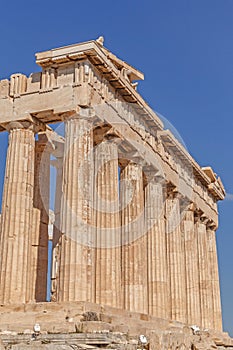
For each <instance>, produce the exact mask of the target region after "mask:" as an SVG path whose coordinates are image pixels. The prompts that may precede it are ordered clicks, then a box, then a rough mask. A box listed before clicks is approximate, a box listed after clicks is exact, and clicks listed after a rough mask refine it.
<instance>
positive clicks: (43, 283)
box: [31, 135, 50, 302]
mask: <svg viewBox="0 0 233 350" xmlns="http://www.w3.org/2000/svg"><path fill="white" fill-rule="evenodd" d="M34 181H35V187H34V208H37V209H38V211H39V216H40V219H39V230H38V232H37V234H35V239H34V240H33V241H32V256H31V266H32V269H31V274H32V275H31V278H32V280H31V281H33V282H32V283H31V286H32V288H33V290H32V298H31V299H32V300H35V301H38V302H39V301H40V302H42V301H46V296H47V272H48V223H49V192H50V153H49V149H48V145H47V143H46V141H43V136H42V135H39V140H38V141H36V149H35V180H34Z"/></svg>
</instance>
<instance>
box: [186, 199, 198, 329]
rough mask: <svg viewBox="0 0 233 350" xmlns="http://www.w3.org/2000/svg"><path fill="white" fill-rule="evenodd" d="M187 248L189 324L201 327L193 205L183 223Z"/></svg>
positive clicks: (187, 211)
mask: <svg viewBox="0 0 233 350" xmlns="http://www.w3.org/2000/svg"><path fill="white" fill-rule="evenodd" d="M182 228H183V233H184V247H185V269H186V295H187V323H188V324H190V325H192V324H196V325H199V326H200V325H201V310H200V288H199V264H198V246H197V244H198V242H197V232H196V230H195V223H194V209H193V207H192V204H191V205H190V206H189V208H188V209H187V210H186V212H185V214H184V218H183V222H182Z"/></svg>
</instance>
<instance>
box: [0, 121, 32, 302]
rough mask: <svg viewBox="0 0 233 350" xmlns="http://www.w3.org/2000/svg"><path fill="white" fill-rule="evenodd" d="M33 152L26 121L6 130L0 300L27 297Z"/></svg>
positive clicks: (25, 298) (23, 299) (28, 125)
mask: <svg viewBox="0 0 233 350" xmlns="http://www.w3.org/2000/svg"><path fill="white" fill-rule="evenodd" d="M10 127H11V125H9V128H10ZM24 127H25V128H24ZM34 155H35V138H34V130H33V126H32V125H30V124H29V123H25V125H22V126H17V127H15V126H13V127H12V128H11V129H10V132H9V146H8V151H7V160H6V171H5V182H4V193H3V203H2V220H1V240H0V303H1V304H7V303H15V304H17V303H25V302H26V301H27V296H26V294H27V284H28V279H29V277H30V276H28V265H29V257H30V249H31V246H30V242H31V234H32V232H31V229H32V215H33V187H34Z"/></svg>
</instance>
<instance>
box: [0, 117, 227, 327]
mask: <svg viewBox="0 0 233 350" xmlns="http://www.w3.org/2000/svg"><path fill="white" fill-rule="evenodd" d="M34 132H35V131H34V130H33V127H28V128H27V129H25V128H12V129H11V130H10V134H9V148H8V154H7V163H6V175H5V185H4V195H3V205H2V218H1V236H0V303H1V304H5V303H25V302H30V301H35V300H36V301H41V299H42V300H43V297H45V292H46V288H45V286H46V282H45V281H46V279H45V275H46V274H47V265H46V261H47V259H48V257H47V253H46V251H47V236H46V229H45V227H46V225H47V224H48V208H47V207H46V206H47V205H48V200H47V201H46V200H45V202H43V204H42V203H41V200H40V196H41V195H42V196H43V195H45V198H47V197H46V193H45V194H43V190H42V193H41V190H40V191H38V178H39V175H38V173H37V170H36V167H37V166H38V164H40V166H41V162H42V158H41V157H40V153H41V151H42V150H43V145H42V146H40V147H39V149H36V147H35V137H34ZM92 150H93V131H92V124H91V120H90V119H89V118H88V117H86V116H85V115H84V116H75V117H72V118H70V119H68V120H67V121H66V123H65V149H64V159H63V160H60V164H63V167H62V171H61V167H58V168H59V169H60V170H59V171H58V172H57V174H58V176H57V184H56V186H57V193H56V207H55V226H56V227H55V230H54V252H55V255H56V257H57V258H56V260H57V267H56V270H57V272H58V273H57V275H56V274H54V275H53V278H54V286H53V288H54V290H55V292H56V293H55V295H56V300H58V301H61V302H62V301H80V300H82V301H92V302H96V303H102V304H106V305H110V306H114V307H119V308H124V309H127V310H130V311H136V312H142V313H149V314H152V315H154V316H157V317H161V318H171V319H174V320H178V321H181V322H187V323H189V324H193V323H195V324H197V325H200V326H203V327H208V328H216V329H221V327H222V326H221V305H220V291H219V278H218V263H217V252H216V240H215V231H214V229H213V228H212V227H211V226H210V225H209V221H208V219H207V218H205V217H203V216H200V215H199V216H196V215H195V212H194V210H193V209H192V208H190V209H189V210H188V211H186V213H185V216H184V217H181V209H180V198H179V195H178V194H177V193H175V192H174V190H169V191H167V189H166V188H165V187H164V186H163V184H162V182H160V179H159V178H156V177H155V176H152V178H151V179H150V181H147V182H145V178H144V177H145V176H144V172H143V168H142V166H141V165H139V164H136V163H134V162H132V161H130V162H129V163H128V164H127V165H126V166H125V167H124V168H123V169H122V170H121V173H120V188H119V167H118V139H117V138H116V137H115V135H113V134H111V133H108V134H107V135H106V137H105V138H104V140H103V141H102V142H101V143H100V144H99V145H98V146H97V147H96V148H95V152H94V154H93V152H92ZM35 154H36V159H37V161H36V162H35ZM46 157H47V158H46ZM43 161H44V162H45V167H44V172H42V173H43V174H44V175H43V176H45V179H44V181H45V184H44V185H45V187H46V188H47V185H46V179H48V178H49V174H48V167H46V162H47V163H48V155H47V153H46V156H45V157H44V156H43ZM46 169H47V170H46ZM46 172H47V173H46ZM42 187H43V186H42ZM46 203H47V204H46ZM46 213H47V214H46ZM35 233H36V234H35ZM43 281H44V282H43ZM43 283H44V287H42V284H43Z"/></svg>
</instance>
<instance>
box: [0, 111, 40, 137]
mask: <svg viewBox="0 0 233 350" xmlns="http://www.w3.org/2000/svg"><path fill="white" fill-rule="evenodd" d="M1 126H3V127H4V128H5V129H6V130H7V131H9V132H10V131H11V130H21V129H24V130H31V131H33V132H34V133H37V132H39V131H45V130H46V125H45V124H44V123H42V122H41V121H40V120H39V119H37V118H35V117H32V116H31V115H28V116H25V117H24V118H22V119H18V120H16V121H11V122H8V123H3V124H1Z"/></svg>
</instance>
